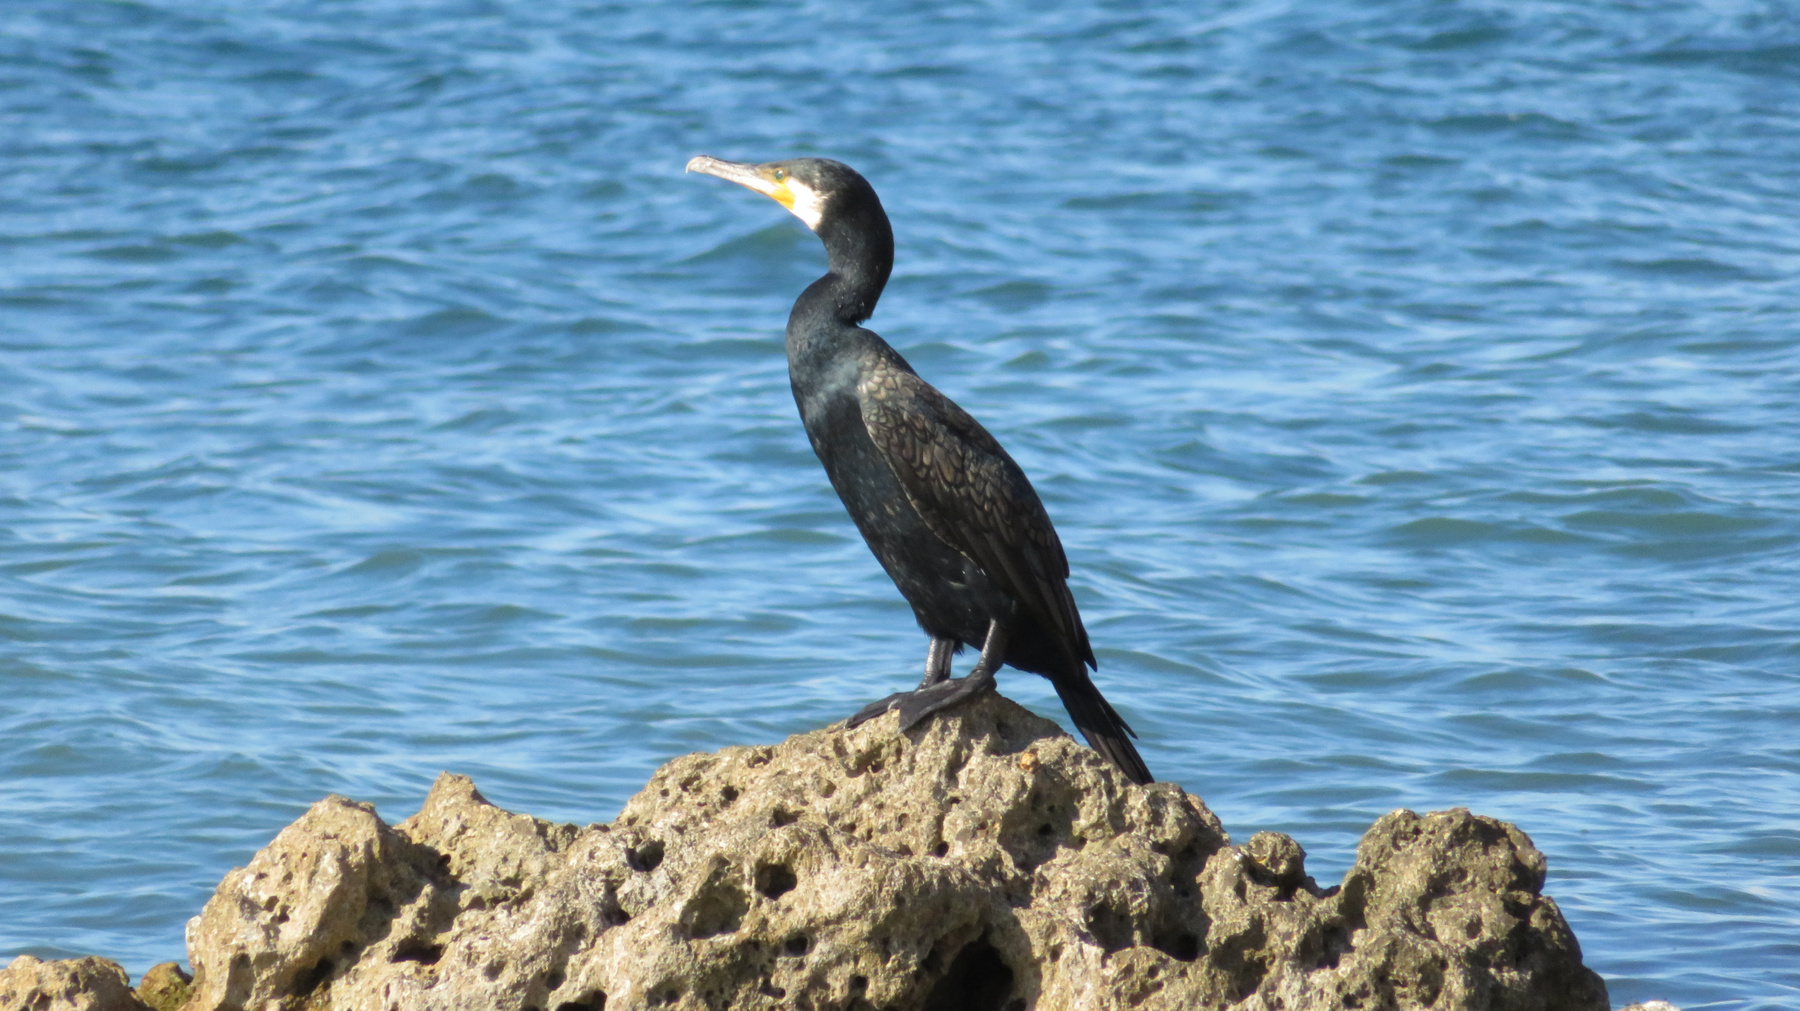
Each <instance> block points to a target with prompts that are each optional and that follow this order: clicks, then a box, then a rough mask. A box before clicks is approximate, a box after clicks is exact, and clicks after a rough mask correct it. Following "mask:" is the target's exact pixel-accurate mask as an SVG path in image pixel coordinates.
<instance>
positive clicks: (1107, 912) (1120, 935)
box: [1087, 903, 1137, 954]
mask: <svg viewBox="0 0 1800 1011" xmlns="http://www.w3.org/2000/svg"><path fill="white" fill-rule="evenodd" d="M1087 929H1088V933H1090V934H1092V935H1094V940H1096V941H1099V942H1100V947H1101V948H1103V949H1105V950H1106V952H1107V954H1111V953H1113V952H1115V951H1120V950H1122V949H1125V948H1129V947H1131V946H1133V945H1135V944H1136V943H1137V938H1136V936H1135V934H1136V931H1135V930H1134V929H1133V924H1132V920H1131V916H1130V914H1129V913H1121V912H1119V911H1118V910H1116V909H1114V908H1112V907H1111V906H1108V905H1105V904H1104V903H1102V904H1100V905H1096V906H1094V907H1093V908H1092V909H1089V910H1088V914H1087Z"/></svg>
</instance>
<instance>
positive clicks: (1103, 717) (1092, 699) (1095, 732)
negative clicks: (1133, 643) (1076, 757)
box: [1050, 670, 1155, 784]
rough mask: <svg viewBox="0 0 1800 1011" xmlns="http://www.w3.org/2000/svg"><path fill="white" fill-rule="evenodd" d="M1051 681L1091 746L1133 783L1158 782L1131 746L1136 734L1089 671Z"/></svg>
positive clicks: (1064, 706) (1076, 725)
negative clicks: (1093, 679) (1089, 675)
mask: <svg viewBox="0 0 1800 1011" xmlns="http://www.w3.org/2000/svg"><path fill="white" fill-rule="evenodd" d="M1050 683H1051V684H1053V685H1055V686H1056V695H1057V697H1058V698H1060V699H1062V704H1063V708H1064V709H1067V710H1068V711H1069V717H1070V718H1071V719H1073V720H1074V721H1075V728H1076V729H1077V730H1080V731H1081V736H1083V737H1085V738H1087V742H1088V746H1089V747H1091V748H1093V749H1094V750H1095V751H1098V752H1099V753H1100V754H1102V755H1104V756H1106V758H1107V760H1108V761H1110V762H1112V764H1114V765H1116V766H1118V767H1119V771H1121V772H1123V773H1125V776H1126V778H1127V779H1130V780H1131V781H1132V782H1133V783H1139V784H1142V783H1151V782H1155V777H1153V776H1151V775H1150V769H1149V767H1147V766H1146V765H1144V759H1143V757H1142V756H1140V755H1139V754H1138V752H1137V748H1136V747H1134V746H1132V743H1131V739H1132V738H1133V737H1136V736H1137V734H1136V733H1135V732H1133V731H1132V729H1131V728H1130V727H1129V726H1127V725H1126V724H1125V721H1124V720H1123V719H1122V718H1120V716H1119V714H1118V712H1117V711H1116V710H1114V709H1113V707H1112V703H1110V702H1108V701H1106V696H1104V695H1101V694H1100V689H1098V688H1095V687H1094V682H1092V681H1091V680H1089V679H1088V676H1087V671H1085V670H1084V671H1082V672H1081V673H1080V674H1078V675H1076V676H1075V677H1060V678H1051V679H1050Z"/></svg>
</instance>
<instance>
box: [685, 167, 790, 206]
mask: <svg viewBox="0 0 1800 1011" xmlns="http://www.w3.org/2000/svg"><path fill="white" fill-rule="evenodd" d="M687 170H688V171H689V172H704V173H705V174H707V175H709V176H718V177H719V178H720V179H726V180H729V181H731V182H734V183H737V184H738V185H739V186H742V187H744V188H746V189H752V190H755V191H756V192H758V193H761V194H762V195H763V196H765V197H768V198H770V199H772V200H774V201H775V202H776V203H778V204H780V205H781V206H783V207H786V208H787V209H788V210H790V211H791V210H793V209H794V191H793V190H791V189H789V188H788V184H787V183H785V182H776V181H775V179H774V178H773V173H772V172H769V171H766V170H764V169H763V167H762V166H760V165H746V164H744V163H742V162H735V161H722V160H720V159H718V158H709V157H707V156H706V155H700V156H699V157H697V158H693V159H690V160H689V161H688V163H687Z"/></svg>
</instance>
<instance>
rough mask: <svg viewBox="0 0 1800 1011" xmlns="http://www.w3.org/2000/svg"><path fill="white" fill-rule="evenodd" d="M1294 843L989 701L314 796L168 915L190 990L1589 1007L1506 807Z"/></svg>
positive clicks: (689, 1005)
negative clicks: (1331, 865)
mask: <svg viewBox="0 0 1800 1011" xmlns="http://www.w3.org/2000/svg"><path fill="white" fill-rule="evenodd" d="M1304 861H1305V853H1304V852H1303V851H1302V850H1301V848H1300V847H1299V845H1298V844H1296V843H1295V842H1294V841H1293V840H1292V839H1289V838H1288V837H1286V836H1283V835H1279V834H1275V833H1260V834H1258V835H1256V836H1254V837H1252V838H1251V839H1250V840H1249V841H1248V842H1247V843H1245V844H1244V845H1242V846H1232V845H1230V843H1229V840H1228V839H1227V837H1226V835H1225V833H1224V831H1223V829H1222V828H1221V827H1220V825H1219V821H1218V819H1217V818H1216V817H1214V816H1213V814H1212V813H1211V812H1210V811H1208V810H1207V809H1206V807H1205V805H1204V804H1202V803H1201V802H1200V801H1199V800H1198V799H1197V798H1195V797H1193V796H1191V795H1189V794H1187V793H1185V792H1183V791H1182V790H1181V789H1180V788H1179V787H1177V786H1175V785H1173V784H1168V783H1157V784H1152V785H1150V786H1145V787H1139V786H1134V785H1132V784H1130V783H1128V782H1126V781H1125V780H1124V779H1123V778H1122V777H1121V776H1120V775H1119V774H1118V773H1117V772H1116V771H1114V770H1113V768H1112V767H1111V766H1110V765H1108V764H1107V763H1106V762H1105V761H1104V760H1103V759H1101V758H1100V757H1099V756H1098V755H1097V754H1095V753H1094V752H1092V751H1089V750H1088V749H1086V748H1084V747H1082V746H1080V745H1078V744H1076V743H1075V742H1074V741H1072V740H1070V739H1069V738H1068V737H1067V736H1065V735H1064V734H1063V733H1062V732H1061V731H1060V730H1059V729H1058V728H1057V727H1056V725H1055V724H1053V723H1050V722H1049V721H1046V720H1043V719H1040V718H1038V717H1036V716H1033V715H1032V714H1030V713H1029V712H1026V711H1025V710H1023V709H1021V708H1020V707H1018V706H1017V705H1015V704H1013V703H1011V702H1009V701H1006V700H1005V699H1003V698H1000V697H998V696H988V697H984V698H982V699H979V700H977V701H975V702H973V703H970V704H968V705H965V706H962V707H959V708H958V709H957V710H955V711H954V712H953V713H950V714H946V715H942V716H939V717H935V718H933V719H932V720H930V721H927V722H926V723H925V724H924V725H923V726H920V727H917V728H914V729H913V730H911V731H908V732H907V733H905V734H900V733H898V732H897V731H896V729H895V719H894V718H893V717H891V716H890V717H884V718H882V719H879V720H876V721H872V722H871V723H868V724H865V725H864V726H862V727H859V728H857V729H854V730H846V729H844V728H842V727H832V728H828V729H825V730H820V731H816V732H814V733H809V734H802V735H798V736H796V737H793V738H790V739H789V740H787V741H785V742H783V743H782V744H779V745H776V746H773V747H749V748H728V749H726V750H724V751H722V752H719V753H718V754H713V755H688V756H685V757H683V758H678V759H675V760H674V761H672V762H670V763H668V764H667V765H665V766H663V767H662V768H661V769H660V770H658V771H657V773H656V774H655V775H654V776H653V777H652V778H651V780H650V782H649V784H648V785H647V786H646V787H645V788H644V790H643V791H642V792H640V793H639V794H638V795H637V796H636V797H634V798H633V799H632V800H631V801H630V802H629V803H628V804H627V805H626V807H625V810H624V811H623V812H622V813H621V814H620V816H619V818H618V820H617V821H615V822H614V823H613V824H611V825H590V826H587V827H586V828H578V827H576V826H573V825H557V824H552V823H549V822H544V821H539V820H537V819H534V818H530V817H527V816H524V815H517V814H511V813H508V812H506V811H503V810H501V809H499V808H497V807H494V806H493V805H491V804H489V803H488V802H487V801H486V800H484V799H483V798H482V797H481V795H480V794H479V793H478V792H476V790H475V788H474V785H473V784H472V783H470V782H469V780H467V779H465V778H463V777H460V776H452V775H444V776H442V777H440V778H439V780H438V782H437V784H436V785H435V786H434V787H433V788H432V791H431V794H430V796H429V797H427V798H426V801H425V806H424V808H423V809H422V810H421V811H420V812H419V813H418V814H416V815H414V816H413V817H411V818H409V819H407V820H406V821H404V822H402V823H401V824H399V825H398V826H393V827H390V826H388V825H386V824H385V823H383V822H382V821H381V820H380V819H379V818H377V817H376V816H375V812H374V811H373V810H372V809H371V808H369V807H367V806H366V805H361V804H356V803H353V802H351V801H348V800H344V799H342V798H339V797H329V798H326V799H325V800H323V801H320V802H319V803H318V804H316V805H314V806H313V808H312V809H311V810H309V811H308V812H307V813H306V814H305V815H304V816H303V817H302V818H301V819H300V820H299V821H297V822H295V823H294V824H293V825H291V826H289V827H288V828H287V829H286V830H284V831H283V832H282V833H281V834H280V835H279V836H277V837H276V839H275V841H274V842H273V843H271V844H270V845H269V846H268V847H267V848H266V849H264V850H263V851H262V852H260V853H258V854H257V855H256V857H255V859H253V860H252V861H251V863H250V865H249V866H248V867H246V868H243V869H241V870H236V871H233V872H232V873H231V874H229V875H227V877H226V878H225V880H224V882H223V883H221V885H220V886H219V889H218V892H217V893H216V894H215V895H214V896H213V898H212V899H211V901H209V902H208V903H207V905H206V908H205V909H204V911H202V913H201V915H200V916H199V917H197V918H195V919H194V920H193V921H192V922H190V924H189V926H188V950H189V956H190V958H191V960H192V962H193V965H194V966H195V981H194V989H193V998H192V1000H191V1001H190V1003H189V1004H188V1005H187V1006H186V1011H214V1009H238V1008H249V1009H254V1011H264V1009H269V1011H273V1009H276V1008H294V1009H299V1008H331V1009H346V1011H348V1009H367V1011H405V1009H433V1011H455V1009H469V1011H476V1009H481V1011H489V1009H500V1011H525V1009H532V1011H597V1009H600V1008H607V1009H610V1011H637V1009H649V1008H658V1009H701V1008H708V1009H712V1008H733V1009H752V1008H758V1009H760V1008H767V1009H775V1008H820V1009H823V1008H843V1009H862V1011H872V1009H875V1008H892V1009H896V1011H901V1009H919V1011H938V1009H944V1011H949V1009H957V1011H965V1009H966V1011H983V1009H994V1011H1000V1009H1006V1011H1023V1009H1026V1008H1036V1009H1039V1011H1062V1009H1077V1008H1080V1009H1086V1008H1096V1009H1098V1008H1125V1007H1132V1008H1141V1009H1143V1011H1156V1009H1164V1008H1166V1009H1175V1008H1181V1009H1188V1008H1200V1007H1216V1008H1223V1007H1226V1006H1232V1007H1234V1008H1237V1009H1239V1011H1264V1009H1266V1011H1274V1009H1277V1008H1280V1009H1283V1011H1306V1009H1316V1008H1321V1009H1322V1008H1365V1009H1375V1008H1394V1007H1401V1008H1410V1007H1432V1008H1435V1009H1438V1011H1449V1009H1456V1008H1484V1009H1497V1011H1498V1009H1510V1011H1530V1009H1544V1011H1551V1009H1555V1011H1562V1009H1570V1011H1585V1009H1596V1011H1604V1009H1605V1008H1606V1007H1607V1002H1606V991H1605V987H1604V985H1603V984H1602V983H1601V982H1600V980H1599V978H1598V977H1597V976H1595V975H1594V974H1593V973H1592V972H1590V971H1589V970H1587V969H1586V968H1584V967H1583V966H1582V965H1581V958H1580V950H1579V948H1578V946H1577V945H1576V943H1575V938H1574V937H1573V935H1572V934H1571V933H1570V932H1569V929H1568V926H1567V924H1566V923H1565V922H1564V921H1563V919H1562V916H1561V914H1560V913H1559V912H1558V911H1557V908H1556V904H1555V903H1554V902H1552V901H1551V900H1550V899H1549V898H1548V897H1547V896H1544V895H1542V894H1541V888H1542V885H1543V877H1544V858H1543V855H1542V854H1540V853H1538V851H1537V850H1536V849H1534V848H1533V847H1532V846H1531V843H1530V840H1528V839H1527V838H1526V837H1525V836H1524V834H1523V833H1521V832H1519V831H1518V830H1517V829H1515V828H1513V827H1512V826H1510V825H1507V824H1505V823H1503V822H1498V821H1494V820H1492V819H1488V818H1482V817H1479V816H1476V815H1471V814H1469V813H1468V812H1467V811H1461V810H1458V811H1448V812H1440V813H1436V814H1430V815H1424V816H1420V815H1416V814H1413V813H1411V812H1406V811H1399V812H1395V813H1393V814H1390V815H1388V816H1387V817H1385V818H1383V819H1381V821H1380V822H1378V823H1377V824H1376V825H1375V827H1374V828H1372V829H1371V830H1370V832H1369V833H1368V835H1367V836H1366V837H1365V838H1364V840H1363V842H1362V845H1361V847H1360V848H1359V851H1358V856H1357V861H1356V864H1355V866H1354V867H1353V868H1352V869H1351V871H1350V872H1349V874H1348V875H1347V876H1346V878H1345V880H1344V883H1343V884H1342V885H1341V886H1339V887H1337V888H1333V889H1330V890H1325V889H1320V888H1319V887H1318V886H1317V885H1316V884H1315V883H1314V882H1313V880H1312V879H1311V878H1309V877H1308V876H1307V875H1306V873H1305V868H1304Z"/></svg>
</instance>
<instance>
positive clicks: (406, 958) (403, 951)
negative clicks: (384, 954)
mask: <svg viewBox="0 0 1800 1011" xmlns="http://www.w3.org/2000/svg"><path fill="white" fill-rule="evenodd" d="M443 957H444V946H443V945H441V944H432V943H431V942H430V941H426V940H421V939H419V938H416V937H409V938H407V939H406V940H404V941H401V942H400V943H399V945H397V946H396V947H395V948H394V956H393V957H392V958H390V959H388V961H390V962H417V963H419V964H420V965H436V964H437V962H438V959H440V958H443Z"/></svg>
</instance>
